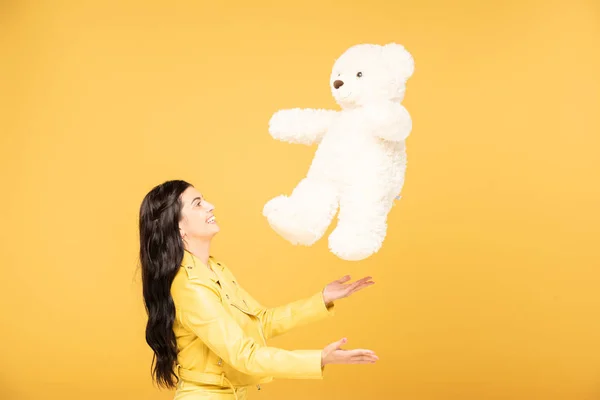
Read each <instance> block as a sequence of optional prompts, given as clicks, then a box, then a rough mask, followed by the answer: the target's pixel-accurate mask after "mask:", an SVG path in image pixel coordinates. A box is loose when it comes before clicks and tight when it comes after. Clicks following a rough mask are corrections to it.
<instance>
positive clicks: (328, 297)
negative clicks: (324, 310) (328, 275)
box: [323, 275, 375, 305]
mask: <svg viewBox="0 0 600 400" xmlns="http://www.w3.org/2000/svg"><path fill="white" fill-rule="evenodd" d="M349 280H350V276H349V275H346V276H344V277H343V278H340V279H338V280H337V281H333V282H331V283H330V284H328V285H327V286H325V289H323V300H324V301H325V304H327V305H329V304H331V303H333V302H334V301H336V300H339V299H342V298H344V297H348V296H350V295H351V294H352V293H354V292H358V291H359V290H361V289H364V288H366V287H369V286H371V285H373V284H375V282H373V281H371V277H370V276H367V277H366V278H362V279H361V280H358V281H356V282H354V283H352V284H349V283H346V282H348V281H349Z"/></svg>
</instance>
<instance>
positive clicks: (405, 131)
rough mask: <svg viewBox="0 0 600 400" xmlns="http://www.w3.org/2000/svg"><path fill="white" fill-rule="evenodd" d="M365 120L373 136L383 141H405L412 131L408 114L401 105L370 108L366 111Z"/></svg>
mask: <svg viewBox="0 0 600 400" xmlns="http://www.w3.org/2000/svg"><path fill="white" fill-rule="evenodd" d="M367 120H368V121H369V125H370V127H371V129H372V130H373V132H374V134H375V135H376V136H378V137H380V138H381V139H384V140H389V141H395V142H399V141H402V140H405V139H406V138H407V137H408V135H409V134H410V132H411V130H412V119H411V117H410V114H409V113H408V111H407V110H406V108H405V107H404V106H403V105H401V104H386V105H380V106H377V107H371V108H369V109H368V111H367Z"/></svg>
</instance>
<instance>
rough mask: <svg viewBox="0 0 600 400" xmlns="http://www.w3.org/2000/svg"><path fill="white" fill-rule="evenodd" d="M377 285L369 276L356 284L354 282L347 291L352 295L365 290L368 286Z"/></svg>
mask: <svg viewBox="0 0 600 400" xmlns="http://www.w3.org/2000/svg"><path fill="white" fill-rule="evenodd" d="M373 284H375V282H373V281H371V277H370V276H367V277H365V278H362V279H360V280H358V281H356V282H354V283H353V284H352V285H350V286H348V288H346V291H347V293H348V294H350V293H354V292H356V291H358V290H361V289H364V288H366V287H368V286H371V285H373Z"/></svg>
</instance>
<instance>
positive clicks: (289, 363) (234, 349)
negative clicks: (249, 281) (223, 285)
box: [178, 282, 323, 379]
mask: <svg viewBox="0 0 600 400" xmlns="http://www.w3.org/2000/svg"><path fill="white" fill-rule="evenodd" d="M186 289H187V290H186V293H185V297H186V298H185V299H181V300H182V301H180V302H179V307H178V308H179V310H178V311H179V312H178V314H179V318H180V322H181V323H182V325H184V326H185V327H187V328H188V329H190V330H191V331H192V332H194V334H195V335H197V336H198V338H199V339H200V340H202V341H203V342H204V343H205V344H206V346H207V347H209V348H210V349H211V350H212V351H213V352H214V353H215V354H217V355H218V356H219V357H221V358H222V359H223V361H225V362H226V363H228V364H229V365H231V366H232V367H233V368H235V369H237V370H239V371H241V372H242V373H245V374H248V375H255V376H272V377H274V378H296V379H321V378H322V377H323V369H322V367H321V350H284V349H279V348H275V347H269V346H264V345H261V344H260V343H258V342H256V341H255V340H254V339H253V338H251V337H250V336H248V335H246V334H245V333H244V331H243V329H242V328H241V327H240V326H239V325H238V324H237V322H236V321H235V320H234V319H233V318H232V317H231V316H230V315H229V314H227V312H226V311H225V309H224V308H223V305H222V303H221V298H220V294H219V291H218V289H217V288H213V287H210V286H209V284H204V283H199V282H190V284H189V285H188V287H187V288H186Z"/></svg>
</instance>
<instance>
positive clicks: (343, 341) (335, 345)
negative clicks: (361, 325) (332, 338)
mask: <svg viewBox="0 0 600 400" xmlns="http://www.w3.org/2000/svg"><path fill="white" fill-rule="evenodd" d="M346 342H348V339H347V338H342V339H340V340H338V341H337V342H333V343H331V344H330V345H329V346H327V347H328V348H333V349H334V350H338V349H340V348H341V347H342V346H343V345H345V344H346Z"/></svg>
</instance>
